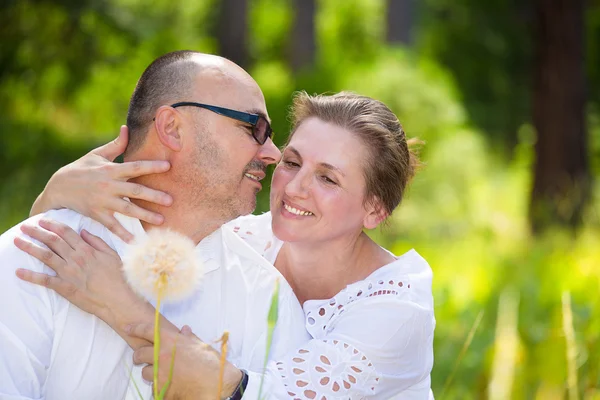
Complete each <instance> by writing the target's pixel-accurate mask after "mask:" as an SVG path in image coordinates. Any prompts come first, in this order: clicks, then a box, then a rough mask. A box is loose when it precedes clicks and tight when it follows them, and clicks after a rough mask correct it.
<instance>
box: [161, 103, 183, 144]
mask: <svg viewBox="0 0 600 400" xmlns="http://www.w3.org/2000/svg"><path fill="white" fill-rule="evenodd" d="M154 126H155V127H156V135H157V137H158V140H159V141H160V142H161V143H162V144H163V146H165V147H167V148H168V149H170V150H171V151H181V148H182V147H183V142H182V138H181V135H180V131H179V130H180V129H181V119H180V115H179V113H178V112H177V111H176V110H175V109H174V108H173V107H169V106H162V107H159V109H158V111H157V112H156V116H155V117H154Z"/></svg>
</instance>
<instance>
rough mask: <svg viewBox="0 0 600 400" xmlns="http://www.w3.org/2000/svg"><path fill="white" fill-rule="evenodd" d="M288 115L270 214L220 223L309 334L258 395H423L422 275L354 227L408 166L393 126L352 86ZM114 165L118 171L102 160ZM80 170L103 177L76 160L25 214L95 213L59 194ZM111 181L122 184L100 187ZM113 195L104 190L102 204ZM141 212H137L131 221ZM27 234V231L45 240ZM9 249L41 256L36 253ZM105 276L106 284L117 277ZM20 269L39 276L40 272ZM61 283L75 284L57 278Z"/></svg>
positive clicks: (387, 114)
mask: <svg viewBox="0 0 600 400" xmlns="http://www.w3.org/2000/svg"><path fill="white" fill-rule="evenodd" d="M291 114H292V121H293V128H292V133H291V134H290V137H289V140H288V143H287V144H286V146H285V148H284V151H283V155H282V159H281V161H280V163H279V164H278V165H277V167H276V169H275V171H274V174H273V181H272V185H271V195H270V205H271V212H270V213H267V214H264V215H261V216H245V217H241V218H238V219H237V220H234V221H232V222H231V223H229V226H230V227H231V228H232V229H233V230H234V231H236V232H237V233H238V234H240V235H241V236H242V237H243V238H245V239H246V240H247V241H248V243H249V244H250V245H251V246H252V247H253V248H254V249H255V250H256V251H258V252H259V253H260V254H262V255H263V256H264V257H265V258H266V259H267V260H269V261H270V262H271V263H273V264H274V265H275V267H276V268H277V269H278V270H279V271H280V272H281V274H282V275H283V276H284V277H285V279H286V280H287V281H288V283H289V284H290V286H291V287H292V289H293V290H294V293H295V294H296V296H297V298H298V300H299V301H300V304H302V305H303V309H304V312H305V315H306V329H307V330H308V332H309V333H310V335H311V336H312V338H313V339H312V340H311V341H310V342H308V343H306V345H305V346H303V347H302V348H301V349H297V350H296V351H294V352H293V353H292V354H289V355H288V356H287V357H285V358H284V359H279V360H272V361H271V362H270V363H269V365H268V368H267V372H266V373H265V381H266V385H267V387H268V388H269V389H268V390H269V394H270V396H271V397H272V398H278V399H279V398H290V397H291V398H302V399H304V398H307V399H336V398H350V399H362V398H373V399H389V398H398V399H427V398H428V397H429V396H430V377H429V374H430V371H431V367H432V364H433V347H432V345H433V344H432V343H433V329H434V325H435V319H434V316H433V301H432V296H431V270H430V268H429V266H428V265H427V263H426V262H425V260H423V259H422V258H421V257H420V256H419V255H418V254H417V253H416V252H415V251H414V250H411V251H409V252H408V253H406V254H404V255H402V256H400V257H396V256H394V255H393V254H391V253H390V252H388V251H387V250H385V249H383V248H382V247H380V246H379V245H377V244H376V243H374V242H373V241H372V240H371V239H370V238H369V237H368V236H367V235H366V234H365V233H364V231H363V229H373V228H375V227H377V226H378V225H379V224H380V223H382V222H383V221H384V220H385V219H386V218H387V217H389V215H390V214H391V213H392V211H393V210H394V209H395V208H396V207H397V206H398V204H399V203H400V201H401V199H402V196H403V194H404V191H405V187H406V184H407V183H408V181H409V179H410V178H411V177H412V175H413V173H414V168H415V165H416V163H417V160H416V158H415V156H414V155H413V154H412V153H411V152H410V150H409V148H408V144H407V140H406V138H405V134H404V132H403V130H402V127H401V125H400V122H399V121H398V119H397V117H396V116H395V115H394V114H393V113H392V112H391V111H390V110H389V109H388V108H387V107H386V106H385V105H384V104H383V103H381V102H379V101H376V100H373V99H371V98H368V97H364V96H359V95H355V94H352V93H339V94H336V95H333V96H314V97H313V96H308V95H307V94H306V93H300V94H298V95H297V96H296V97H295V98H294V104H293V109H292V112H291ZM86 157H89V156H86ZM84 158H85V157H84ZM107 162H108V161H103V163H107ZM80 164H85V162H82V161H80ZM119 168H123V169H126V168H129V167H128V166H127V165H122V166H114V167H113V169H119ZM82 171H83V174H84V175H81V174H82ZM81 176H86V177H88V178H87V179H86V180H87V181H93V180H95V179H96V180H97V179H100V180H105V179H106V177H105V176H102V172H101V171H100V172H98V170H94V169H93V168H89V167H85V166H83V167H81V168H79V170H77V168H76V167H72V168H71V169H67V170H64V171H62V172H61V174H60V175H58V176H56V177H53V178H52V179H51V181H50V183H49V185H48V186H47V188H46V189H45V193H44V194H43V195H42V196H41V197H40V199H38V202H39V204H37V205H36V206H34V210H35V211H37V212H39V211H42V209H48V208H52V207H54V206H58V205H60V206H66V207H71V208H74V209H76V210H79V211H80V212H81V211H83V213H88V214H91V215H100V214H102V211H101V209H102V207H99V206H97V205H95V204H89V203H86V200H87V199H89V197H87V196H80V197H79V198H77V197H76V196H74V195H73V193H72V192H70V191H69V189H68V188H69V187H71V186H73V185H77V184H78V183H79V182H81ZM98 176H101V177H100V178H98ZM111 187H112V188H116V187H122V183H120V182H116V181H115V182H111ZM111 190H112V189H111ZM107 192H110V191H107ZM147 193H148V192H145V191H144V194H147ZM117 194H118V196H119V197H122V196H124V195H131V194H130V193H123V192H118V191H117ZM96 195H99V194H98V193H96ZM153 195H155V196H159V195H161V194H159V193H153ZM147 197H149V196H146V198H147ZM48 199H53V201H48ZM114 201H115V197H111V196H106V198H105V200H104V203H105V204H108V203H109V202H114ZM42 203H46V204H42ZM108 209H109V210H110V207H108ZM91 210H93V211H91ZM99 210H100V211H99ZM142 212H143V210H138V209H136V210H134V213H137V214H136V215H134V216H138V217H139V216H141V215H140V214H139V213H142ZM110 214H112V212H110ZM107 215H109V213H104V214H103V217H104V218H106V217H107ZM145 217H147V218H148V219H149V218H157V216H152V215H149V214H147V215H145ZM113 229H114V228H113ZM38 232H39V231H35V230H30V231H29V232H27V233H29V234H31V235H33V236H35V235H38V237H35V238H36V239H38V240H46V241H47V240H49V239H48V237H47V236H46V237H44V236H43V235H39V234H38ZM69 234H71V235H72V233H69ZM86 240H88V241H94V240H95V239H94V238H89V237H88V238H87V239H86ZM17 245H18V246H19V247H20V248H22V249H23V250H25V251H27V252H28V253H30V254H31V255H33V256H35V257H38V258H39V259H40V260H42V261H44V260H43V257H44V256H43V254H42V253H41V252H40V251H39V249H38V250H37V251H36V250H35V248H34V247H33V246H28V245H26V244H24V243H17ZM95 247H96V248H102V247H101V244H99V245H98V246H95ZM106 251H107V252H108V250H106ZM46 260H48V258H46ZM107 260H114V261H110V262H112V263H113V264H114V263H118V261H117V260H116V259H115V258H114V257H113V258H112V259H111V258H110V257H107V258H105V259H104V261H103V262H97V263H96V264H98V265H93V268H91V269H90V271H92V272H93V269H94V268H96V269H100V268H102V269H104V268H106V265H105V264H106V263H107V262H108V261H107ZM65 261H67V262H68V261H69V260H65ZM92 264H93V263H92ZM103 264H104V265H103ZM49 266H50V267H52V265H49ZM112 270H113V271H117V272H118V269H116V268H112ZM90 273H91V272H90ZM113 275H115V276H112V277H111V278H110V279H117V280H121V281H122V280H123V277H122V276H120V274H118V273H116V274H113ZM19 276H20V277H22V278H24V279H25V280H28V281H31V282H33V283H39V282H40V279H39V276H37V277H35V276H33V275H31V274H23V272H21V273H20V275H19ZM60 278H61V279H65V280H69V279H75V278H72V277H69V276H68V274H66V273H65V276H64V277H63V276H60ZM98 286H100V285H99V284H98ZM119 287H121V286H119ZM94 290H95V289H94V288H92V287H90V288H89V289H88V292H89V298H88V299H87V300H86V299H83V300H82V299H81V298H80V299H73V300H71V299H69V300H70V301H72V302H73V303H74V304H76V305H78V306H80V305H79V304H78V301H79V302H82V303H84V302H85V301H89V299H90V298H92V297H93V296H94V295H97V293H95V292H94ZM80 297H85V293H84V294H83V295H80ZM140 301H141V302H143V300H140ZM82 305H83V306H85V304H82ZM80 307H81V306H80ZM128 307H129V306H128ZM142 331H145V330H144V329H142V328H140V327H139V326H136V327H133V328H130V329H129V330H128V332H129V333H130V334H135V335H138V336H144V334H142V333H140V332H142ZM146 331H147V329H146ZM186 334H188V335H189V332H186ZM148 339H151V337H148ZM136 353H137V352H136ZM146 353H147V352H146ZM134 357H135V356H134ZM150 360H151V358H150ZM136 361H142V360H141V359H140V358H138V359H137V360H136ZM144 361H149V359H148V358H146V359H144ZM162 365H163V366H165V365H166V367H165V368H167V367H168V363H162ZM177 373H178V371H177V368H176V371H175V374H177Z"/></svg>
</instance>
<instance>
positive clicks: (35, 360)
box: [0, 51, 307, 400]
mask: <svg viewBox="0 0 600 400" xmlns="http://www.w3.org/2000/svg"><path fill="white" fill-rule="evenodd" d="M182 102H183V103H182ZM249 115H250V116H251V118H249V119H248V116H249ZM257 116H258V117H257ZM127 125H128V126H129V129H130V141H129V145H128V148H127V151H126V153H125V159H126V160H127V161H132V160H144V159H151V160H168V161H169V162H170V164H171V169H170V170H169V172H167V173H164V174H158V175H151V176H147V177H145V178H144V179H140V183H144V184H147V185H149V186H152V187H154V188H156V189H159V190H163V191H165V192H168V193H170V194H171V195H172V197H173V199H174V201H173V205H172V206H171V207H165V208H160V209H156V211H159V212H160V213H161V214H162V215H163V216H164V217H165V222H164V224H163V225H164V227H165V228H170V229H173V230H176V231H178V232H180V233H183V234H185V235H186V236H188V237H190V238H191V239H192V240H194V242H195V243H197V250H198V252H199V254H200V257H201V259H202V261H203V263H204V268H205V277H204V281H203V283H202V288H201V290H198V291H196V293H195V294H194V296H193V297H192V298H191V299H189V300H186V301H185V302H183V303H178V304H176V305H168V306H166V307H164V308H162V310H161V311H162V313H163V315H164V316H165V317H166V318H167V319H169V320H170V321H172V322H173V323H174V324H176V325H178V326H181V325H183V323H184V322H185V323H187V324H190V325H191V328H192V329H193V331H194V333H195V334H197V335H198V336H199V337H200V338H201V339H203V340H204V341H206V342H208V343H214V340H216V339H218V338H219V337H220V336H221V334H222V333H223V331H225V330H228V331H229V332H230V341H229V347H228V356H229V357H228V358H229V359H230V361H231V362H232V363H233V364H235V365H236V366H238V367H240V368H247V369H250V370H254V371H258V370H259V369H260V368H261V367H262V365H263V362H264V357H265V354H266V340H265V335H266V319H267V312H268V308H269V304H270V299H271V295H272V293H273V288H274V284H275V281H276V280H277V278H278V276H279V275H278V273H277V271H276V270H275V268H274V267H273V266H271V265H269V264H268V262H266V261H265V260H264V259H262V258H261V257H260V256H259V255H258V254H256V253H254V252H253V251H252V250H251V249H250V248H249V247H248V246H247V245H246V244H245V243H244V242H243V241H242V240H241V239H240V238H238V237H237V235H235V234H234V233H233V232H230V231H228V230H224V229H220V227H221V225H222V224H223V223H225V222H227V221H230V220H232V219H234V218H235V217H237V216H240V215H244V214H248V213H250V212H251V211H252V210H253V209H254V207H255V203H256V193H257V192H258V191H259V190H260V188H261V184H260V182H259V181H260V179H262V178H263V177H264V175H265V174H264V170H265V167H266V165H269V164H273V163H275V162H276V161H277V160H278V159H279V157H280V152H279V150H278V149H277V148H276V147H275V145H274V144H273V142H272V141H271V139H270V138H269V136H270V126H269V123H268V116H267V110H266V105H265V100H264V97H263V94H262V92H261V90H260V88H259V87H258V85H257V84H256V82H255V81H254V80H253V79H252V78H251V77H250V76H249V75H248V74H247V73H246V72H245V71H244V70H243V69H241V68H240V67H238V66H237V65H235V64H233V63H232V62H230V61H228V60H225V59H223V58H220V57H216V56H210V55H204V54H200V53H196V52H191V51H180V52H175V53H169V54H166V55H164V56H162V57H160V58H158V59H157V60H155V61H154V62H153V63H152V64H151V65H150V66H149V67H148V68H147V69H146V71H145V72H144V74H143V75H142V77H141V78H140V80H139V82H138V84H137V86H136V88H135V91H134V93H133V96H132V98H131V102H130V106H129V111H128V116H127ZM144 207H146V208H152V207H155V206H153V205H151V204H146V203H145V204H144ZM43 217H44V216H36V217H33V220H34V223H35V222H37V221H39V220H40V219H41V218H43ZM46 217H49V218H51V219H52V220H55V221H58V222H62V223H64V224H66V225H68V226H70V227H71V228H73V229H74V230H75V231H76V232H80V231H81V230H82V229H85V230H87V231H89V232H91V233H92V234H95V235H96V236H99V237H100V238H102V239H103V240H104V241H105V242H107V243H108V244H109V245H110V246H111V247H112V248H113V249H114V250H115V251H116V252H117V253H118V254H119V255H120V256H122V255H123V252H124V251H125V249H126V247H127V244H126V243H124V242H122V241H121V240H120V239H119V238H118V237H116V236H115V235H113V234H112V233H110V232H109V231H108V229H107V228H105V227H104V226H102V225H100V224H99V223H97V222H95V221H93V220H91V219H89V218H87V217H83V216H82V215H80V214H78V213H76V212H74V211H70V210H59V211H52V212H49V213H46ZM119 218H120V222H121V223H122V224H124V226H126V227H127V228H128V230H129V231H130V232H131V233H132V234H134V236H143V235H145V229H148V228H149V226H147V225H146V224H145V223H142V222H141V221H139V220H136V219H132V218H126V217H122V216H121V217H119ZM30 221H31V220H30ZM20 225H21V224H20ZM20 235H21V233H20V231H19V225H18V226H16V227H13V228H12V229H10V230H9V231H7V232H6V233H5V234H3V235H2V236H1V237H0V257H1V258H2V260H4V265H3V268H0V302H1V303H2V304H3V307H0V349H2V350H1V353H0V398H1V399H46V400H51V399H122V398H125V396H126V395H127V394H129V396H133V394H132V393H133V385H131V384H130V380H129V377H128V370H127V368H126V363H129V360H131V350H130V349H129V348H128V346H127V344H126V343H125V341H124V340H123V339H121V337H120V336H119V335H118V334H117V333H116V332H114V331H113V330H112V329H111V328H110V327H109V326H108V325H107V324H106V323H105V322H104V321H102V320H101V319H99V318H97V317H95V316H93V315H91V314H88V313H86V312H84V311H82V310H80V309H78V308H77V307H75V306H73V305H71V304H70V303H69V302H68V301H66V300H65V299H64V298H62V297H61V296H59V295H57V294H56V293H55V292H53V291H52V290H49V289H46V288H43V287H40V286H36V285H30V284H27V283H25V282H22V281H20V280H19V279H17V278H16V276H15V269H16V268H21V267H25V268H28V269H31V270H33V271H37V272H46V273H50V270H49V269H48V268H47V267H45V266H44V265H43V264H41V263H40V262H39V261H37V260H36V259H35V258H33V257H31V256H29V255H27V254H26V253H23V252H21V251H20V250H18V249H17V248H15V247H14V245H13V241H14V239H15V237H18V236H20ZM282 289H283V292H282V295H281V296H280V301H283V304H282V305H283V306H284V307H286V308H287V309H286V312H285V316H284V317H283V318H285V320H283V321H280V322H279V323H280V324H285V325H288V326H290V325H292V326H295V325H296V324H297V325H298V327H300V326H303V320H304V315H303V313H302V310H301V308H300V306H299V304H297V301H296V302H294V300H293V299H294V296H293V294H291V293H290V291H289V290H288V289H289V288H288V287H286V286H283V287H282ZM293 330H294V331H298V332H299V334H298V337H290V338H286V344H288V345H293V343H297V344H300V343H302V342H303V341H305V340H306V337H307V336H306V332H305V331H304V329H293ZM187 332H188V333H187V334H186V337H189V330H188V331H187ZM138 336H139V335H138ZM182 344H184V343H182ZM275 352H277V350H276V349H275ZM234 372H238V373H239V371H237V370H236V371H234ZM138 379H139V378H138ZM240 379H241V373H239V375H237V374H233V375H230V376H229V377H228V379H227V380H226V382H225V383H226V385H225V387H224V388H223V391H222V395H223V396H225V397H226V396H229V395H231V393H232V392H233V391H234V390H235V387H236V386H237V385H238V383H239V381H240ZM147 389H148V388H147V387H145V391H146V393H147V392H148V390H147ZM131 398H134V397H131Z"/></svg>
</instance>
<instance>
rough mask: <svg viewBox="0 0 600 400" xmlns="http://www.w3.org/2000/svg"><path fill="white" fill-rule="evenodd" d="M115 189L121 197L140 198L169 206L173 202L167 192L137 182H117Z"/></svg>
mask: <svg viewBox="0 0 600 400" xmlns="http://www.w3.org/2000/svg"><path fill="white" fill-rule="evenodd" d="M116 190H117V193H118V194H119V195H120V196H121V197H129V198H130V199H140V200H144V201H147V202H150V203H156V204H159V205H162V206H170V205H171V204H173V198H172V197H171V196H170V195H169V194H167V193H165V192H161V191H159V190H154V189H150V188H149V187H146V186H144V185H141V184H139V183H133V182H121V183H119V184H117V188H116Z"/></svg>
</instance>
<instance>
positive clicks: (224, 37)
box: [216, 0, 249, 68]
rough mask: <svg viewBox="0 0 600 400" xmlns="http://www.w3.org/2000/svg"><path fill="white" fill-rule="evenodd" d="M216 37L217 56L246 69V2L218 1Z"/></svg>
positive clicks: (247, 58) (247, 60) (233, 0)
mask: <svg viewBox="0 0 600 400" xmlns="http://www.w3.org/2000/svg"><path fill="white" fill-rule="evenodd" d="M218 4H219V18H218V22H217V27H216V36H217V41H218V43H219V55H221V56H223V57H225V58H228V59H230V60H231V61H233V62H235V63H236V64H238V65H241V66H242V67H244V68H247V67H248V63H249V57H248V43H247V40H246V39H247V37H248V1H247V0H220V1H218Z"/></svg>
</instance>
